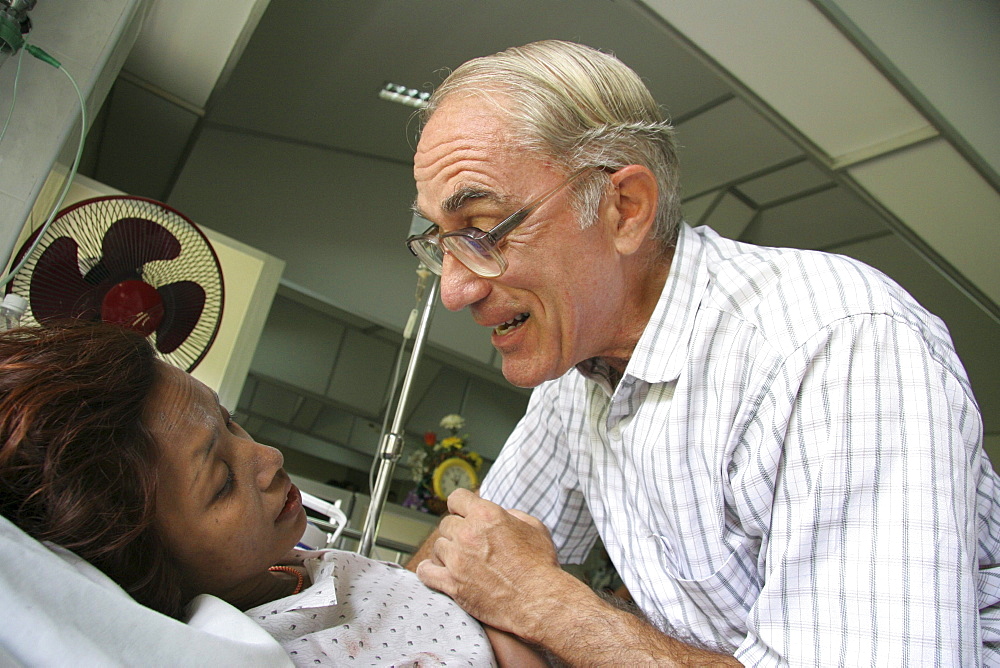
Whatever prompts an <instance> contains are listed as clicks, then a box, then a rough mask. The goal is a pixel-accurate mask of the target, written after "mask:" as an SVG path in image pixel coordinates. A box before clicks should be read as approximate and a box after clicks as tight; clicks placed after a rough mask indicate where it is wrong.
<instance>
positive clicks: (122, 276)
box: [87, 218, 181, 285]
mask: <svg viewBox="0 0 1000 668" xmlns="http://www.w3.org/2000/svg"><path fill="white" fill-rule="evenodd" d="M180 254H181V243H180V242H179V241H178V240H177V237H175V236H174V235H173V234H171V233H170V231H169V230H167V228H165V227H164V226H163V225H160V224H159V223H156V222H153V221H152V220H147V219H145V218H122V219H120V220H116V221H115V222H114V223H112V224H111V227H109V228H108V231H107V232H105V233H104V239H102V240H101V255H102V257H101V261H100V263H98V265H97V266H95V267H94V268H93V269H91V270H90V271H89V272H88V273H87V280H88V281H89V282H90V283H92V284H95V285H96V284H99V283H101V282H103V281H107V280H110V281H112V282H114V283H118V282H120V281H124V280H128V279H138V278H141V273H140V272H141V270H142V266H143V265H144V264H146V263H147V262H152V261H153V260H173V259H174V258H176V257H177V256H178V255H180Z"/></svg>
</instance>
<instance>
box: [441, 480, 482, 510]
mask: <svg viewBox="0 0 1000 668" xmlns="http://www.w3.org/2000/svg"><path fill="white" fill-rule="evenodd" d="M478 500H480V499H479V496H478V495H477V494H475V493H474V492H471V491H469V490H467V489H465V488H463V487H459V488H458V489H456V490H455V491H454V492H452V493H451V494H449V495H448V512H450V513H452V514H454V515H460V516H462V517H465V516H466V515H467V514H468V512H469V508H470V507H471V506H472V505H474V504H475V502H476V501H478Z"/></svg>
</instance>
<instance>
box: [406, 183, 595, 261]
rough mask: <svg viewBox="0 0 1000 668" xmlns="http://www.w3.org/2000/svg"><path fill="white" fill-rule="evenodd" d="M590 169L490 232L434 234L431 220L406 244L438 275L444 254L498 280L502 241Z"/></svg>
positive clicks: (472, 229) (469, 229)
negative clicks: (536, 210)
mask: <svg viewBox="0 0 1000 668" xmlns="http://www.w3.org/2000/svg"><path fill="white" fill-rule="evenodd" d="M587 169H588V168H586V167H584V168H583V169H578V170H577V171H575V172H573V173H572V174H570V175H569V178H567V179H566V180H565V181H563V182H562V183H560V184H559V185H557V186H556V187H555V188H553V189H552V190H550V191H548V192H547V193H545V194H544V195H542V196H541V197H539V198H537V199H535V200H533V201H531V202H529V203H528V204H525V205H524V206H523V207H521V208H520V209H518V210H517V211H515V212H514V213H512V214H511V215H509V216H508V217H506V218H504V219H503V220H502V221H500V222H499V223H497V224H496V226H495V227H493V229H491V230H490V231H489V232H486V231H484V230H480V229H479V228H476V227H463V228H462V229H460V230H455V231H454V232H445V233H444V234H439V233H432V232H431V230H433V229H434V228H436V227H437V225H435V224H434V223H432V222H431V221H429V220H428V221H427V223H429V224H430V227H428V228H427V230H426V231H425V232H424V233H423V234H417V235H414V236H412V237H410V238H409V239H407V240H406V245H407V247H408V248H409V249H410V252H411V253H413V254H414V255H416V256H417V257H418V258H420V260H421V261H422V262H423V263H424V264H425V265H427V268H428V269H430V270H431V271H433V272H434V273H435V274H437V275H438V276H440V275H441V266H442V264H443V263H444V255H445V253H449V254H451V255H453V256H454V257H455V259H456V260H458V261H459V262H461V263H462V264H463V265H465V266H466V267H467V268H468V269H469V271H471V272H473V273H474V274H477V275H478V276H482V277H484V278H496V277H497V276H499V275H501V274H502V273H503V272H505V271H506V270H507V259H506V258H505V257H504V256H503V253H501V252H500V249H499V248H497V244H498V243H500V240H501V239H503V238H504V237H505V236H507V235H508V234H510V233H511V232H512V231H513V230H514V228H516V227H517V226H518V225H520V224H521V223H523V222H524V221H525V219H526V218H527V217H528V216H530V215H531V213H532V212H533V211H534V210H535V209H537V208H538V207H540V206H541V205H543V204H545V202H546V201H548V199H549V198H550V197H552V196H553V195H555V194H556V193H558V192H559V191H560V190H562V189H563V188H565V187H566V186H568V185H569V184H571V183H573V181H575V180H576V179H577V178H578V177H579V176H580V175H581V174H583V173H584V172H585V171H586V170H587ZM419 217H422V216H419ZM425 220H426V219H425Z"/></svg>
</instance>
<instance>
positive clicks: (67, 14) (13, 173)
mask: <svg viewBox="0 0 1000 668" xmlns="http://www.w3.org/2000/svg"><path fill="white" fill-rule="evenodd" d="M149 5H150V0H102V2H80V0H41V2H39V3H38V4H37V5H36V7H35V8H34V9H33V10H32V11H31V12H30V13H29V15H28V16H29V17H30V19H31V22H32V25H33V26H34V27H33V29H32V31H31V32H30V33H29V34H28V40H29V41H30V42H31V43H32V44H35V45H37V46H38V47H40V48H42V49H44V50H45V51H46V52H48V53H49V54H51V55H52V56H53V57H54V58H56V60H58V61H59V62H61V63H62V65H63V67H64V68H65V69H66V71H67V72H69V73H70V74H71V75H72V76H73V78H74V79H75V80H76V82H77V85H78V86H79V87H80V89H81V92H82V94H83V96H84V99H85V100H86V101H87V107H88V116H89V117H90V118H91V119H93V117H94V115H95V114H96V112H97V110H98V109H99V108H100V106H101V104H102V103H103V101H104V98H105V96H106V95H107V92H108V90H109V89H110V87H111V84H112V82H113V81H114V79H115V77H116V76H117V75H118V72H119V70H120V69H121V66H122V62H123V61H124V59H125V57H126V56H127V55H128V52H129V50H130V49H131V48H132V44H133V43H134V42H135V38H136V35H137V34H138V32H139V28H140V26H141V24H142V20H143V18H144V17H145V15H146V12H147V10H148V6H149ZM16 61H17V57H16V56H15V57H11V58H8V59H7V60H6V62H5V63H4V64H3V67H2V68H0V109H2V110H3V111H2V113H3V118H6V114H7V110H8V109H9V108H10V101H11V99H12V97H13V92H14V78H15V74H16V72H17V62H16ZM79 108H80V105H79V101H78V99H77V96H76V92H75V91H74V90H73V86H72V84H71V83H70V81H69V79H68V78H66V76H65V75H64V74H63V73H62V72H60V71H58V70H56V69H54V68H52V67H51V66H50V65H47V64H45V63H43V62H41V61H39V60H36V59H35V58H33V57H32V56H30V55H27V54H25V56H24V58H23V62H22V66H21V72H20V76H19V80H18V87H17V96H16V104H15V107H14V113H13V116H12V117H11V121H10V126H9V127H8V129H7V134H6V136H5V137H4V139H3V143H2V144H0V264H6V262H7V260H8V258H9V255H10V253H11V251H12V249H13V247H14V240H15V239H16V238H17V237H18V235H19V233H20V231H21V227H22V226H23V224H24V222H25V220H26V219H27V217H28V214H29V212H30V211H31V208H32V206H33V205H34V203H35V198H36V197H37V196H38V194H39V192H40V191H41V188H42V184H43V183H44V181H45V179H46V178H47V177H48V175H49V172H50V171H51V169H52V167H53V164H55V163H56V162H57V161H62V162H63V163H64V164H65V165H67V166H68V165H69V164H71V163H72V158H73V156H74V154H75V151H76V147H77V144H78V141H79V136H80V127H79Z"/></svg>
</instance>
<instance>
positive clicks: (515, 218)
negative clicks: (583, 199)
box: [488, 167, 589, 243]
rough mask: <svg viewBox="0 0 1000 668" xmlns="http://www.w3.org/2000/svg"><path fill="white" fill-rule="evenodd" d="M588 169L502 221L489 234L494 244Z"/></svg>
mask: <svg viewBox="0 0 1000 668" xmlns="http://www.w3.org/2000/svg"><path fill="white" fill-rule="evenodd" d="M587 169H589V168H588V167H583V168H581V169H578V170H576V171H575V172H573V173H572V174H570V175H569V178H568V179H566V180H565V181H563V182H562V183H560V184H559V185H557V186H556V187H555V188H553V189H552V190H550V191H548V192H547V193H545V194H544V195H542V196H541V197H539V198H538V199H537V200H535V202H534V203H533V204H532V205H531V206H527V207H525V208H523V209H521V210H519V211H517V212H515V213H514V214H513V215H511V216H510V217H509V218H507V219H505V220H502V221H500V223H499V224H498V225H497V226H496V227H494V228H493V229H492V230H490V231H489V233H488V234H489V236H490V237H491V238H492V240H493V243H496V242H497V241H499V240H500V239H502V238H503V237H504V235H506V234H507V233H508V232H510V231H511V230H512V229H514V228H515V227H517V226H518V225H520V224H521V221H523V220H524V219H525V218H527V217H528V216H530V215H531V212H532V211H534V210H535V209H537V208H538V207H540V206H541V205H543V204H545V203H546V202H547V201H549V199H550V198H551V197H552V196H553V195H555V194H556V193H557V192H559V191H560V190H562V189H563V188H565V187H566V186H568V185H569V184H571V183H573V181H576V180H577V179H578V178H579V177H580V175H581V174H583V173H584V172H585V171H587Z"/></svg>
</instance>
